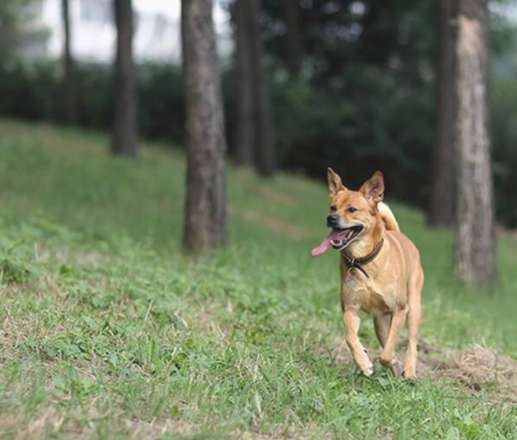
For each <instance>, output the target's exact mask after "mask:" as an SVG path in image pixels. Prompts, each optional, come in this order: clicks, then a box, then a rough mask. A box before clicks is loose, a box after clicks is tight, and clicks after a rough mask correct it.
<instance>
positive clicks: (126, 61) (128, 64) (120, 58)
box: [111, 0, 138, 158]
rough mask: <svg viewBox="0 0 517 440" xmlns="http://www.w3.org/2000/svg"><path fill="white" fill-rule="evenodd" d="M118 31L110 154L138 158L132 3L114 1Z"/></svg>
mask: <svg viewBox="0 0 517 440" xmlns="http://www.w3.org/2000/svg"><path fill="white" fill-rule="evenodd" d="M114 15H115V25H116V28H117V54H116V59H115V78H114V84H113V88H114V91H115V114H114V118H113V119H114V121H113V138H112V144H111V152H112V153H113V154H116V155H122V156H128V157H132V158H136V157H137V156H138V129H137V87H136V72H135V65H134V61H133V8H132V5H131V0H114Z"/></svg>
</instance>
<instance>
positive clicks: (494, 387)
mask: <svg viewBox="0 0 517 440" xmlns="http://www.w3.org/2000/svg"><path fill="white" fill-rule="evenodd" d="M403 345H404V344H401V349H399V351H398V353H399V358H400V359H401V360H403V359H404V354H405V349H404V347H403ZM379 354H380V350H378V349H376V350H369V356H370V359H372V361H373V360H375V359H377V358H378V356H379ZM331 356H332V357H333V358H334V360H335V362H336V363H338V364H349V363H352V362H353V361H352V356H351V355H350V352H349V351H348V349H347V347H346V345H345V344H344V342H343V340H342V339H339V340H338V341H336V348H334V350H333V352H332V354H331ZM376 368H380V366H379V364H378V363H376ZM417 375H418V377H419V378H430V379H445V380H452V381H454V382H457V383H460V384H461V385H463V386H464V387H465V388H466V389H467V390H468V391H469V392H471V393H474V394H475V393H478V392H480V391H484V392H486V393H487V395H488V397H489V399H491V400H493V401H494V402H498V403H501V402H503V403H509V404H512V405H517V360H515V359H513V358H511V357H509V356H505V355H503V354H500V353H498V352H497V351H496V350H494V349H493V348H490V347H484V346H482V345H477V344H476V345H472V346H470V347H468V348H466V349H465V350H453V349H449V348H441V347H438V346H435V345H431V344H428V343H427V342H425V341H424V340H421V341H420V342H419V349H418V364H417Z"/></svg>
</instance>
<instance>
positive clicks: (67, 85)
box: [61, 0, 78, 124]
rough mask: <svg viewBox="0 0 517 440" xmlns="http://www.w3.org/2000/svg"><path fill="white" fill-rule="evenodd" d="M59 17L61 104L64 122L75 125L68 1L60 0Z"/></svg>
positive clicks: (73, 67)
mask: <svg viewBox="0 0 517 440" xmlns="http://www.w3.org/2000/svg"><path fill="white" fill-rule="evenodd" d="M61 15H62V20H63V30H64V43H63V72H64V94H63V104H64V110H65V122H66V123H68V124H76V123H77V121H78V109H77V90H76V82H75V80H76V78H75V63H74V59H73V56H72V36H71V25H70V9H69V3H68V0H61Z"/></svg>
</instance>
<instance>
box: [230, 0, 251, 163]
mask: <svg viewBox="0 0 517 440" xmlns="http://www.w3.org/2000/svg"><path fill="white" fill-rule="evenodd" d="M233 12H234V26H235V31H234V32H235V42H236V79H237V96H236V101H237V116H236V127H235V160H236V162H237V164H238V165H245V166H252V165H253V164H254V139H255V118H254V99H253V87H254V84H253V60H252V48H251V35H250V26H251V20H250V1H249V0H237V1H236V2H235V5H234V10H233Z"/></svg>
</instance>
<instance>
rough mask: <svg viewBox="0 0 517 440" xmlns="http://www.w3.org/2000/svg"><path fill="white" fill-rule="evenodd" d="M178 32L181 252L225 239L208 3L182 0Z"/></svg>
mask: <svg viewBox="0 0 517 440" xmlns="http://www.w3.org/2000/svg"><path fill="white" fill-rule="evenodd" d="M181 5H182V7H181V33H182V47H183V69H184V71H183V76H184V78H185V90H186V116H187V123H186V125H187V127H186V128H187V193H186V202H185V230H184V237H183V244H184V249H185V251H187V252H199V251H202V250H204V249H207V248H210V247H215V246H219V245H222V244H224V243H225V241H226V235H227V234H226V197H225V164H224V154H225V144H226V140H225V134H224V124H223V105H222V92H221V80H220V76H219V69H218V60H217V51H216V41H215V32H214V23H213V19H212V8H213V3H212V0H182V3H181Z"/></svg>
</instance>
